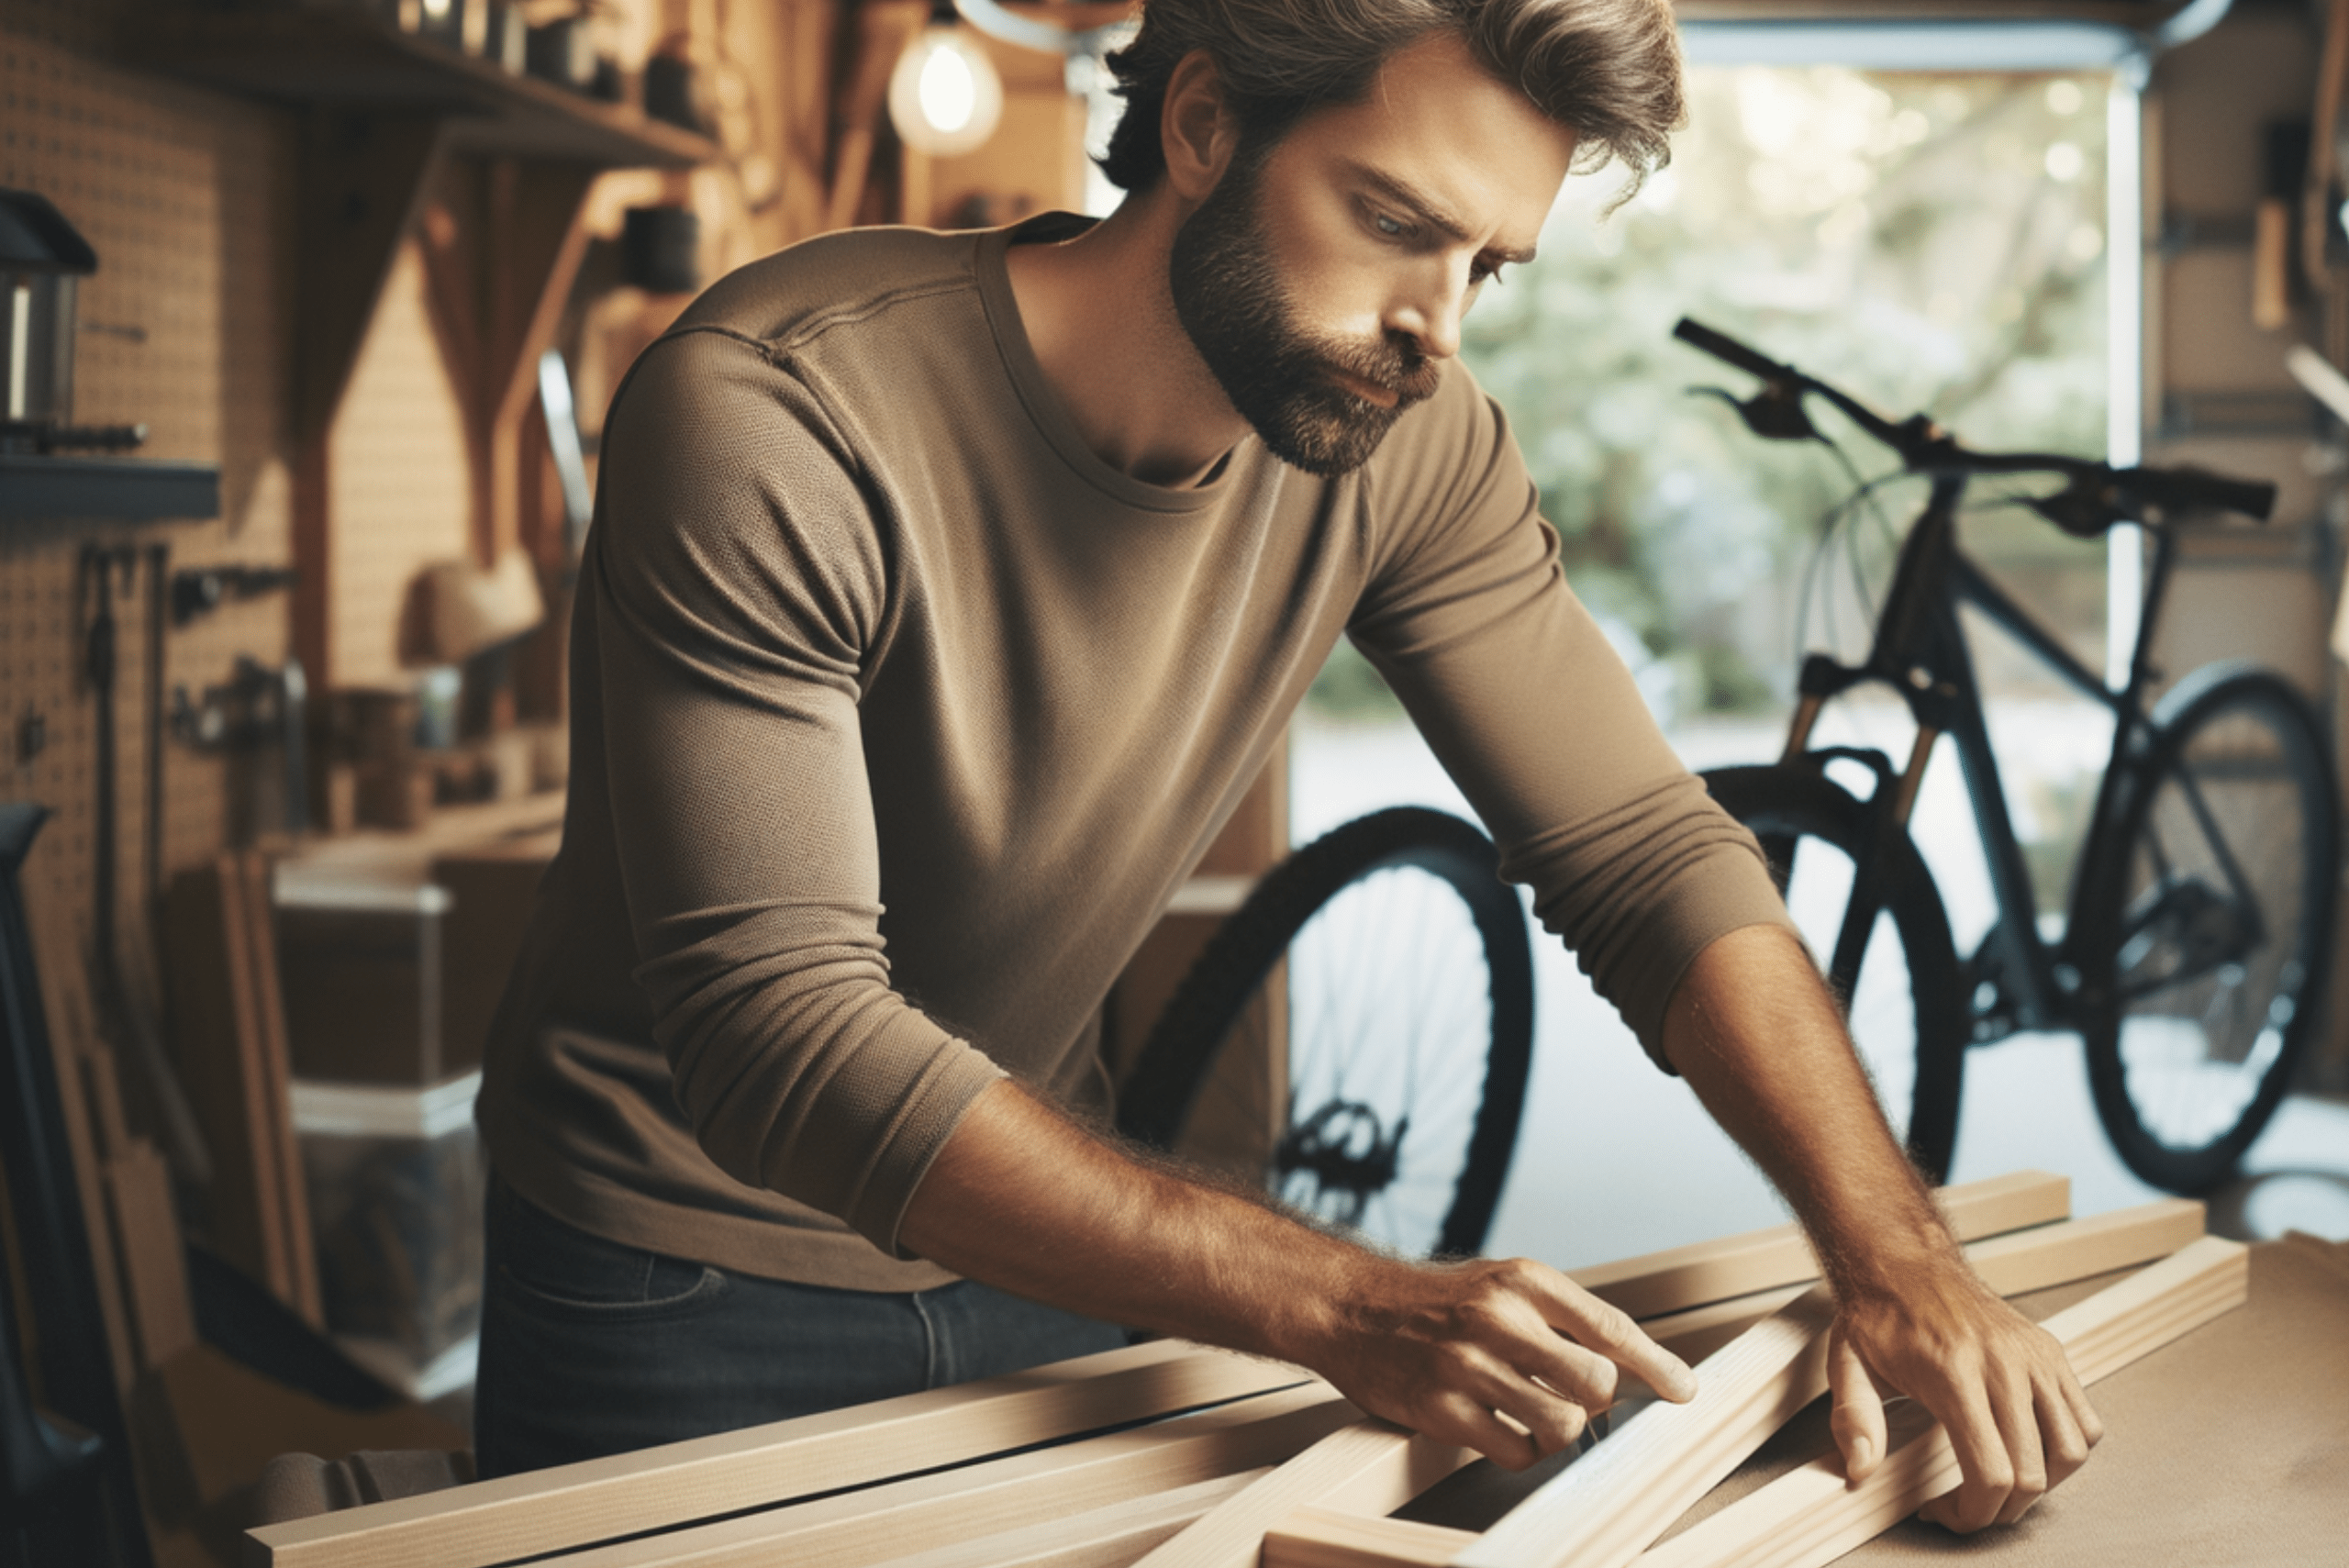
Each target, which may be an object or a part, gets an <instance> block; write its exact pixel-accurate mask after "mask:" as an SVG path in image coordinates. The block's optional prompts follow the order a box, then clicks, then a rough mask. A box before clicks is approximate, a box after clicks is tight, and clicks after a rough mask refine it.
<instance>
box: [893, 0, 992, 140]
mask: <svg viewBox="0 0 2349 1568" xmlns="http://www.w3.org/2000/svg"><path fill="white" fill-rule="evenodd" d="M1002 118H1003V78H1002V77H1001V76H999V75H997V74H996V69H995V61H991V60H989V59H988V58H987V52H986V50H985V48H984V47H983V46H981V44H980V43H979V41H978V39H975V38H974V37H972V36H971V34H970V32H969V31H968V30H966V29H965V28H963V26H962V20H961V18H960V17H957V16H956V15H955V12H954V6H953V0H935V3H934V4H933V5H932V6H931V7H930V26H928V27H926V28H923V29H922V30H921V32H920V33H919V34H918V35H917V36H916V37H915V39H914V40H913V41H912V42H911V43H909V44H907V46H906V52H905V53H903V54H901V55H899V56H898V57H897V68H896V70H895V71H894V72H891V73H890V75H889V119H890V121H891V123H893V124H894V125H896V128H897V135H898V136H899V137H900V138H901V139H903V140H904V141H905V144H906V145H907V147H910V148H912V149H914V150H916V151H917V152H926V153H929V154H930V156H931V157H933V158H948V157H952V156H953V155H954V154H956V153H958V152H968V151H970V150H972V149H973V148H974V147H976V146H978V145H979V144H980V143H981V142H983V141H985V140H986V139H987V138H988V137H990V136H993V135H994V134H995V128H996V124H997V123H998V122H999V121H1000V120H1001V119H1002Z"/></svg>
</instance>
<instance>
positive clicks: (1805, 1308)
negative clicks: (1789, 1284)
mask: <svg viewBox="0 0 2349 1568" xmlns="http://www.w3.org/2000/svg"><path fill="white" fill-rule="evenodd" d="M1834 1318H1835V1298H1834V1296H1832V1295H1831V1293H1830V1292H1829V1290H1828V1287H1827V1286H1826V1285H1825V1284H1815V1285H1812V1286H1811V1287H1810V1288H1809V1290H1806V1291H1804V1292H1803V1293H1802V1295H1800V1296H1797V1297H1796V1298H1795V1299H1794V1300H1792V1301H1790V1302H1788V1303H1787V1305H1786V1306H1784V1307H1780V1308H1779V1309H1778V1310H1777V1311H1776V1312H1774V1313H1772V1314H1771V1315H1770V1316H1769V1317H1767V1318H1764V1319H1762V1321H1761V1322H1759V1323H1756V1324H1755V1325H1753V1328H1751V1329H1747V1330H1746V1331H1745V1332H1744V1333H1742V1334H1741V1335H1739V1336H1738V1337H1737V1338H1736V1339H1735V1340H1731V1342H1730V1343H1729V1344H1727V1345H1724V1346H1723V1347H1722V1348H1721V1349H1720V1350H1718V1351H1714V1352H1713V1353H1712V1354H1711V1355H1710V1356H1708V1357H1707V1358H1706V1359H1705V1361H1704V1363H1703V1364H1702V1365H1701V1366H1699V1367H1698V1371H1697V1381H1698V1392H1697V1397H1696V1398H1694V1399H1692V1400H1690V1401H1689V1402H1688V1403H1687V1404H1686V1405H1666V1404H1654V1405H1651V1406H1649V1407H1647V1408H1646V1409H1644V1410H1642V1411H1641V1412H1640V1413H1639V1414H1638V1415H1636V1416H1634V1417H1632V1418H1631V1419H1630V1420H1629V1421H1626V1422H1624V1423H1623V1425H1622V1426H1621V1427H1620V1428H1619V1429H1617V1430H1616V1432H1615V1433H1614V1435H1613V1436H1611V1437H1609V1439H1608V1440H1606V1441H1604V1442H1602V1443H1600V1444H1599V1445H1598V1447H1597V1448H1595V1449H1593V1450H1592V1451H1590V1452H1589V1453H1587V1454H1586V1455H1584V1456H1583V1457H1582V1458H1581V1459H1579V1460H1577V1461H1576V1462H1574V1463H1573V1464H1571V1465H1569V1466H1567V1467H1566V1468H1565V1469H1564V1471H1561V1472H1560V1473H1558V1475H1557V1476H1556V1477H1555V1478H1554V1479H1553V1480H1551V1481H1549V1482H1547V1483H1545V1484H1544V1485H1542V1486H1541V1487H1540V1488H1539V1489H1538V1490H1536V1491H1535V1492H1534V1493H1533V1495H1532V1496H1530V1497H1528V1498H1526V1499H1525V1501H1524V1502H1522V1503H1520V1504H1519V1505H1518V1506H1517V1507H1515V1508H1514V1509H1512V1510H1510V1512H1509V1513H1508V1517H1507V1518H1503V1519H1502V1520H1501V1521H1500V1523H1499V1524H1497V1525H1496V1526H1494V1527H1493V1528H1492V1529H1489V1530H1487V1531H1486V1532H1485V1534H1484V1535H1482V1536H1481V1537H1479V1538H1478V1539H1477V1542H1476V1544H1475V1546H1474V1547H1472V1548H1470V1549H1469V1550H1468V1551H1465V1552H1464V1553H1462V1554H1461V1557H1460V1559H1459V1561H1460V1562H1461V1564H1462V1568H1562V1565H1563V1564H1565V1563H1569V1562H1571V1563H1573V1564H1575V1568H1622V1565H1623V1564H1625V1563H1627V1562H1631V1559H1633V1558H1634V1557H1637V1556H1638V1555H1639V1554H1640V1553H1641V1552H1642V1551H1644V1550H1645V1549H1646V1548H1647V1547H1648V1546H1649V1545H1650V1544H1651V1543H1653V1541H1654V1540H1655V1538H1656V1537H1657V1536H1659V1535H1662V1534H1663V1533H1664V1530H1665V1529H1667V1528H1669V1527H1670V1525H1671V1523H1672V1521H1673V1520H1674V1519H1675V1518H1679V1517H1680V1515H1681V1512H1682V1511H1683V1510H1684V1509H1686V1508H1687V1507H1688V1505H1689V1504H1691V1503H1693V1502H1695V1501H1696V1500H1697V1499H1698V1498H1699V1497H1701V1496H1704V1495H1705V1494H1706V1493H1707V1492H1709V1491H1710V1490H1712V1488H1713V1486H1714V1485H1716V1484H1717V1483H1719V1482H1720V1479H1721V1477H1723V1476H1725V1475H1727V1474H1728V1473H1730V1472H1731V1471H1732V1470H1735V1469H1736V1468H1737V1467H1738V1465H1739V1464H1741V1463H1742V1462H1744V1460H1745V1458H1746V1456H1747V1455H1749V1454H1751V1453H1752V1452H1753V1451H1754V1450H1755V1449H1757V1448H1760V1447H1761V1446H1762V1444H1763V1443H1764V1442H1765V1441H1766V1440H1768V1439H1769V1436H1770V1434H1771V1433H1773V1432H1775V1431H1776V1430H1777V1429H1779V1428H1780V1427H1782V1426H1785V1425H1786V1424H1787V1421H1789V1420H1791V1419H1793V1418H1794V1416H1795V1414H1796V1413H1797V1412H1798V1411H1799V1410H1800V1409H1801V1408H1802V1407H1804V1406H1806V1405H1808V1404H1809V1403H1810V1402H1811V1401H1812V1400H1813V1399H1816V1398H1818V1397H1819V1396H1820V1394H1822V1393H1824V1392H1825V1391H1826V1388H1827V1329H1828V1327H1829V1325H1830V1324H1831V1323H1832V1322H1833V1321H1834Z"/></svg>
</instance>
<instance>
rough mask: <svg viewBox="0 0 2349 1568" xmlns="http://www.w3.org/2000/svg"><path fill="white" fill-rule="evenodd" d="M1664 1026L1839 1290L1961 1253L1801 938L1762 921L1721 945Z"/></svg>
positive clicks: (1676, 997) (1692, 971) (1708, 953)
mask: <svg viewBox="0 0 2349 1568" xmlns="http://www.w3.org/2000/svg"><path fill="white" fill-rule="evenodd" d="M1664 1055H1665V1057H1666V1058H1667V1059H1668V1060H1669V1061H1670V1062H1672V1065H1673V1066H1674V1067H1675V1068H1676V1069H1677V1070H1678V1071H1679V1073H1680V1075H1681V1076H1682V1077H1683V1078H1684V1079H1686V1080H1687V1083H1688V1086H1689V1087H1690V1088H1691V1089H1693V1090H1695V1091H1696V1094H1697V1097H1698V1099H1699V1100H1701V1101H1702V1102H1703V1103H1704V1106H1705V1108H1706V1109H1707V1110H1708V1111H1709V1112H1710V1113H1711V1115H1712V1117H1713V1118H1714V1119H1715V1120H1716V1121H1718V1122H1719V1123H1720V1125H1721V1128H1722V1129H1723V1130H1725V1131H1726V1132H1728V1133H1729V1135H1730V1136H1731V1138H1733V1139H1735V1140H1737V1142H1738V1144H1739V1146H1740V1147H1742V1149H1744V1150H1745V1151H1746V1152H1747V1153H1748V1154H1750V1155H1751V1156H1753V1160H1754V1162H1755V1163H1757V1164H1759V1165H1760V1166H1761V1167H1762V1169H1763V1172H1764V1173H1765V1174H1766V1175H1767V1176H1768V1177H1769V1178H1770V1180H1771V1181H1772V1183H1773V1184H1776V1186H1777V1188H1778V1190H1779V1191H1780V1192H1781V1193H1782V1194H1784V1195H1785V1196H1786V1198H1787V1202H1788V1203H1790V1204H1792V1205H1793V1206H1794V1208H1795V1212H1796V1214H1797V1216H1798V1217H1799V1218H1800V1219H1801V1220H1802V1223H1803V1228H1804V1229H1805V1230H1806V1231H1807V1232H1809V1236H1810V1238H1811V1241H1812V1244H1813V1245H1814V1246H1815V1247H1816V1248H1817V1249H1818V1250H1819V1251H1820V1263H1821V1265H1822V1266H1823V1267H1824V1268H1825V1269H1826V1270H1827V1273H1828V1277H1829V1279H1830V1280H1831V1281H1832V1282H1834V1284H1836V1286H1837V1288H1838V1290H1839V1292H1842V1291H1848V1290H1851V1289H1857V1288H1865V1287H1868V1286H1871V1285H1873V1286H1877V1287H1881V1286H1882V1285H1883V1284H1885V1280H1884V1275H1885V1274H1886V1273H1887V1271H1891V1270H1898V1269H1902V1268H1904V1267H1913V1266H1915V1265H1919V1264H1926V1265H1930V1264H1931V1263H1935V1262H1954V1261H1956V1259H1957V1257H1958V1253H1957V1250H1956V1243H1955V1241H1954V1240H1953V1239H1952V1238H1951V1236H1950V1234H1949V1231H1948V1229H1947V1227H1946V1226H1945V1225H1944V1224H1943V1221H1942V1218H1941V1216H1940V1213H1939V1211H1938V1210H1937V1209H1936V1208H1935V1207H1933V1203H1932V1197H1931V1195H1929V1194H1928V1193H1927V1191H1926V1189H1925V1186H1924V1184H1923V1183H1922V1182H1921V1181H1920V1180H1919V1179H1918V1176H1917V1174H1916V1172H1915V1171H1914V1170H1913V1169H1912V1168H1911V1167H1910V1165H1909V1162H1908V1160H1907V1159H1906V1158H1905V1157H1904V1156H1903V1154H1902V1153H1901V1151H1900V1148H1899V1145H1898V1142H1897V1141H1896V1140H1894V1138H1893V1136H1892V1133H1891V1130H1890V1129H1889V1128H1888V1127H1887V1125H1886V1123H1885V1119H1884V1113H1883V1112H1882V1110H1881V1109H1879V1108H1878V1106H1877V1105H1876V1095H1875V1093H1874V1091H1873V1090H1872V1089H1871V1088H1870V1087H1869V1084H1868V1081H1867V1077H1866V1074H1865V1072H1864V1071H1863V1070H1862V1068H1861V1066H1860V1063H1859V1060H1858V1058H1857V1057H1856V1056H1855V1055H1854V1052H1853V1051H1852V1048H1851V1046H1850V1044H1849V1042H1848V1040H1847V1039H1846V1036H1845V1034H1844V1031H1843V1024H1842V1019H1841V1018H1839V1017H1838V1016H1837V1014H1836V1011H1835V1007H1834V1004H1833V1002H1832V1001H1831V999H1830V997H1829V995H1828V993H1827V989H1826V986H1825V985H1824V984H1822V983H1821V982H1820V979H1819V977H1818V974H1817V973H1816V972H1815V971H1814V970H1813V969H1812V968H1811V965H1810V961H1809V957H1808V956H1807V955H1806V954H1805V953H1804V952H1803V951H1802V948H1801V945H1800V944H1799V943H1798V942H1797V941H1796V940H1794V938H1793V937H1792V936H1790V935H1789V934H1788V933H1787V932H1786V931H1784V930H1781V929H1777V928H1776V927H1772V926H1753V927H1748V928H1746V929H1742V930H1737V931H1732V932H1731V933H1730V934H1729V935H1727V936H1724V937H1721V938H1720V939H1719V940H1715V941H1714V942H1713V943H1712V944H1711V945H1709V946H1708V947H1707V948H1706V949H1705V950H1704V951H1702V952H1700V953H1699V954H1698V956H1697V959H1696V961H1695V962H1692V963H1691V964H1690V965H1689V966H1688V970H1687V973H1686V974H1685V975H1684V976H1683V978H1682V980H1681V983H1680V986H1679V988H1678V990H1676V991H1675V993H1674V994H1673V998H1672V1003H1671V1006H1669V1007H1668V1008H1667V1009H1666V1011H1665V1014H1664Z"/></svg>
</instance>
